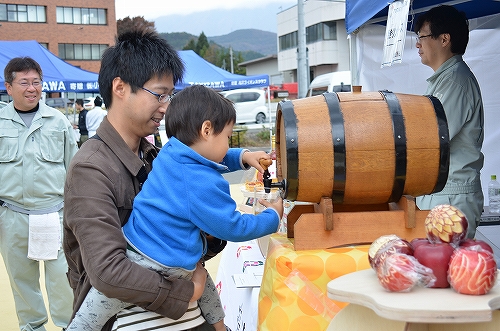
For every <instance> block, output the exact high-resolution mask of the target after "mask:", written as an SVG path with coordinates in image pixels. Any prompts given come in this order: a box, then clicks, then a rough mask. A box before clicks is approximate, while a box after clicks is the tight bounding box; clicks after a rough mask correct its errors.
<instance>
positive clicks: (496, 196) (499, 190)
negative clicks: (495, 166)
mask: <svg viewBox="0 0 500 331" xmlns="http://www.w3.org/2000/svg"><path fill="white" fill-rule="evenodd" d="M488 199H489V206H490V213H492V214H500V183H498V181H497V175H491V180H490V182H489V183H488Z"/></svg>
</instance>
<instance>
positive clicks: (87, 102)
mask: <svg viewBox="0 0 500 331" xmlns="http://www.w3.org/2000/svg"><path fill="white" fill-rule="evenodd" d="M94 100H95V97H88V98H84V99H83V108H85V109H87V110H90V109H92V108H94V106H95V105H94ZM101 107H102V108H103V109H106V106H105V105H104V102H103V104H102V106H101Z"/></svg>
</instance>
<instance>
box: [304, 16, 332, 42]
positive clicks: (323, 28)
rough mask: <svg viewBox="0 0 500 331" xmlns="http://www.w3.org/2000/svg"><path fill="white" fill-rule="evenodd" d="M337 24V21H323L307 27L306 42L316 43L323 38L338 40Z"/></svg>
mask: <svg viewBox="0 0 500 331" xmlns="http://www.w3.org/2000/svg"><path fill="white" fill-rule="evenodd" d="M336 39H337V25H336V24H335V21H329V22H321V23H318V24H314V25H311V26H309V27H307V28H306V43H307V44H310V43H314V42H316V41H321V40H336Z"/></svg>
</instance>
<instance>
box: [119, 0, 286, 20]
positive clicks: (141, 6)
mask: <svg viewBox="0 0 500 331" xmlns="http://www.w3.org/2000/svg"><path fill="white" fill-rule="evenodd" d="M280 3H281V4H290V0H250V1H249V0H180V1H175V2H173V1H163V2H160V1H158V0H140V1H137V0H115V9H116V19H117V20H118V19H122V18H124V17H127V16H129V17H136V16H143V17H144V18H145V19H146V20H154V19H155V18H157V17H160V16H166V15H173V14H178V15H187V14H192V13H196V12H203V11H208V10H213V9H236V8H250V9H255V8H258V7H261V6H266V5H269V4H276V6H277V7H279V4H280ZM286 8H287V7H284V8H283V9H286Z"/></svg>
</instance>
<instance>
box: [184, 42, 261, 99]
mask: <svg viewBox="0 0 500 331" xmlns="http://www.w3.org/2000/svg"><path fill="white" fill-rule="evenodd" d="M179 56H180V57H181V59H182V61H183V62H184V65H185V66H186V72H185V73H184V78H183V80H182V82H180V83H178V84H177V85H176V86H175V88H176V89H178V90H181V89H183V88H185V87H187V86H190V85H196V84H199V85H204V86H207V87H210V88H213V89H216V90H234V89H238V88H248V87H267V86H269V75H257V76H244V75H237V74H232V73H230V72H229V71H226V70H224V69H222V68H219V67H217V66H215V65H213V64H212V63H210V62H208V61H206V60H205V59H203V58H202V57H200V56H199V55H198V54H196V53H195V52H194V51H192V50H187V51H179Z"/></svg>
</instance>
